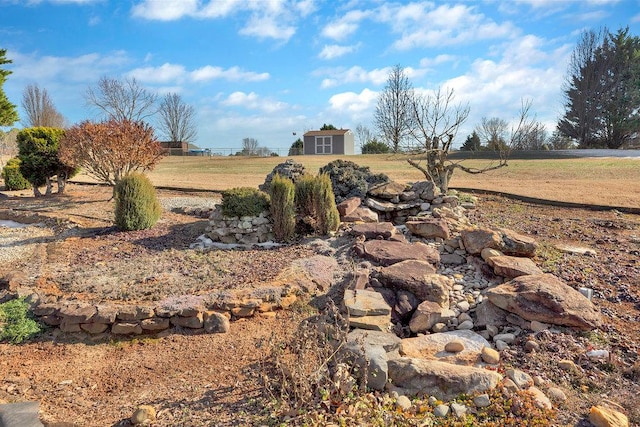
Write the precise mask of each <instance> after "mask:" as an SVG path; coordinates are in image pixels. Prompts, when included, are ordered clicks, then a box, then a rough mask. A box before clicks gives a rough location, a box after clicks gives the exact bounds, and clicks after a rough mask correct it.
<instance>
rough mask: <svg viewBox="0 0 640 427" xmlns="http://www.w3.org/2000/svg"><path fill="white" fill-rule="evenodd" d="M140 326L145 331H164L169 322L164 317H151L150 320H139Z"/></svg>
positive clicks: (167, 327) (169, 324)
mask: <svg viewBox="0 0 640 427" xmlns="http://www.w3.org/2000/svg"><path fill="white" fill-rule="evenodd" d="M140 326H141V327H142V329H143V330H145V331H151V332H156V331H164V330H165V329H169V327H170V326H171V322H170V321H169V319H167V318H166V317H152V318H150V319H143V320H141V321H140Z"/></svg>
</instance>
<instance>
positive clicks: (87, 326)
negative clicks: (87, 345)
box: [80, 323, 109, 335]
mask: <svg viewBox="0 0 640 427" xmlns="http://www.w3.org/2000/svg"><path fill="white" fill-rule="evenodd" d="M80 329H82V330H83V331H85V332H88V333H90V334H92V335H96V334H101V333H103V332H104V331H106V330H107V329H109V325H107V324H106V323H81V324H80Z"/></svg>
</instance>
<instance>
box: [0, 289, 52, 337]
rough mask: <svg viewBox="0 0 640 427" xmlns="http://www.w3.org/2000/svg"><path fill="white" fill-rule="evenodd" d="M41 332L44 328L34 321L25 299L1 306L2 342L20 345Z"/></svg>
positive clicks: (0, 331)
mask: <svg viewBox="0 0 640 427" xmlns="http://www.w3.org/2000/svg"><path fill="white" fill-rule="evenodd" d="M40 332H42V327H41V326H40V324H39V323H38V322H36V321H35V320H34V318H33V316H32V315H31V312H30V311H29V304H28V303H27V302H26V301H25V299H24V298H19V299H14V300H11V301H7V302H5V303H2V304H0V341H8V342H10V343H13V344H20V343H21V342H23V341H25V340H28V339H30V338H33V337H35V336H36V335H38V334H39V333H40Z"/></svg>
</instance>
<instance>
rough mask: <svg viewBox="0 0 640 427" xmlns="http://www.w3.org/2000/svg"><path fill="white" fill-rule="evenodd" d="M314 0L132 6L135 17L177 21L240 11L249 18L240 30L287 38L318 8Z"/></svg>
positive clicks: (152, 0)
mask: <svg viewBox="0 0 640 427" xmlns="http://www.w3.org/2000/svg"><path fill="white" fill-rule="evenodd" d="M315 8H316V6H315V3H314V2H313V1H312V0H305V1H303V2H296V1H294V0H261V1H246V0H210V1H208V2H202V1H199V0H180V1H159V0H142V2H140V3H138V4H136V5H135V6H133V8H132V9H131V14H132V15H133V16H135V17H138V18H142V19H147V20H159V21H175V20H178V19H182V18H195V19H218V18H225V17H228V16H232V15H241V16H242V17H245V16H246V15H248V17H247V18H246V21H245V23H244V25H243V26H242V28H241V29H240V34H242V35H245V36H252V37H258V38H261V39H264V38H270V39H274V40H281V41H285V42H286V41H288V40H289V39H290V38H291V37H292V36H293V35H294V34H295V32H296V27H295V25H294V24H295V22H296V20H297V19H298V18H299V17H305V16H307V15H308V14H310V13H312V12H313V11H314V10H315Z"/></svg>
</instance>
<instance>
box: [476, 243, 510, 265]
mask: <svg viewBox="0 0 640 427" xmlns="http://www.w3.org/2000/svg"><path fill="white" fill-rule="evenodd" d="M503 255H504V254H503V253H502V252H500V251H499V250H497V249H492V248H484V249H483V250H482V251H481V252H480V256H481V257H482V259H483V260H484V262H486V263H487V264H489V265H490V266H491V267H493V263H492V262H491V258H493V257H497V256H503Z"/></svg>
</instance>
